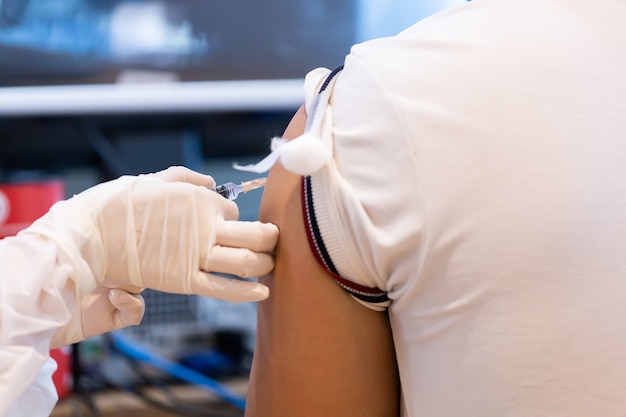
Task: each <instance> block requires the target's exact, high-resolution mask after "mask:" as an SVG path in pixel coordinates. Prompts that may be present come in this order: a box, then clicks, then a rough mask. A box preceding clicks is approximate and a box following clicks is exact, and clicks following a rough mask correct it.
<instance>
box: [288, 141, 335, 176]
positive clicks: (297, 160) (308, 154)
mask: <svg viewBox="0 0 626 417" xmlns="http://www.w3.org/2000/svg"><path fill="white" fill-rule="evenodd" d="M329 159H330V152H328V150H326V149H325V148H324V144H323V143H322V140H321V139H320V138H319V137H318V136H315V135H313V134H311V133H305V134H304V135H302V136H300V137H298V138H296V139H293V140H291V141H289V142H286V143H284V144H283V145H282V146H281V147H280V162H281V163H282V164H283V166H284V167H285V169H287V170H288V171H291V172H293V173H295V174H298V175H311V174H313V173H314V172H317V171H319V170H320V169H321V168H322V167H323V166H324V164H325V163H326V162H327V161H328V160H329Z"/></svg>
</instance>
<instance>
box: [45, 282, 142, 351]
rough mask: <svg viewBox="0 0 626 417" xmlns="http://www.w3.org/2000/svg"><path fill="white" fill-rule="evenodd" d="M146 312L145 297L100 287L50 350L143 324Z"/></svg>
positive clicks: (78, 306)
mask: <svg viewBox="0 0 626 417" xmlns="http://www.w3.org/2000/svg"><path fill="white" fill-rule="evenodd" d="M145 310H146V304H145V301H144V299H143V297H142V296H141V295H139V294H131V293H129V292H126V291H124V290H122V289H119V288H113V289H109V288H107V287H103V286H101V285H100V286H98V287H96V289H95V290H94V291H92V292H91V293H89V294H87V295H86V296H85V297H83V299H82V300H81V303H80V304H76V311H75V312H74V314H72V318H71V319H70V321H69V322H68V323H67V324H66V325H65V326H63V327H62V328H60V329H59V330H57V331H56V333H55V334H54V336H52V341H51V342H50V349H56V348H59V347H62V346H66V345H71V344H72V343H77V342H80V341H82V340H85V339H88V338H90V337H93V336H97V335H100V334H103V333H106V332H110V331H113V330H118V329H121V328H124V327H128V326H134V325H136V324H139V323H140V322H141V319H142V318H143V314H144V312H145Z"/></svg>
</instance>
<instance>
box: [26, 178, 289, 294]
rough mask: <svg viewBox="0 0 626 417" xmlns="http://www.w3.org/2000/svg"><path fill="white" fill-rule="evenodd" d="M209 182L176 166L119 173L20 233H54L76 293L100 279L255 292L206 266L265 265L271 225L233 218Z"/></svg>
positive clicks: (242, 269) (253, 271) (252, 285)
mask: <svg viewBox="0 0 626 417" xmlns="http://www.w3.org/2000/svg"><path fill="white" fill-rule="evenodd" d="M214 185H215V183H214V181H213V179H212V178H211V177H208V176H205V175H201V174H199V173H196V172H193V171H190V170H188V169H185V168H181V167H175V168H171V169H168V170H165V171H162V172H160V173H157V174H151V175H140V176H136V177H131V176H126V177H120V178H118V179H116V180H113V181H109V182H106V183H102V184H99V185H97V186H94V187H92V188H90V189H88V190H86V191H84V192H82V193H80V194H78V195H76V196H74V197H72V198H71V199H69V200H67V201H62V202H59V203H57V204H55V205H54V206H53V207H52V208H51V210H50V211H49V212H48V213H47V214H46V215H44V216H43V217H42V218H40V219H39V220H37V221H36V222H35V223H33V225H31V226H30V227H29V228H27V229H26V230H24V231H23V232H20V233H35V234H38V235H40V236H43V237H44V238H46V239H49V240H51V241H54V242H55V243H56V244H57V245H58V246H59V252H60V255H59V261H60V262H67V263H69V264H70V265H71V266H72V267H73V270H74V275H75V276H74V277H73V278H74V279H75V280H76V281H77V282H78V285H77V286H76V287H77V288H80V289H82V291H83V293H85V292H89V291H92V290H93V289H94V288H95V286H96V285H103V286H106V287H111V288H113V287H119V288H124V289H128V290H131V291H135V290H139V289H142V288H151V289H154V290H159V291H164V292H170V293H178V294H198V295H204V296H209V297H216V298H220V299H224V300H229V301H259V300H262V299H264V298H266V297H267V296H268V289H267V288H266V287H265V286H263V285H261V284H259V283H257V282H250V281H244V280H238V279H233V278H226V277H223V276H220V275H216V274H214V273H220V274H228V275H236V276H239V277H243V278H247V277H256V276H260V275H264V274H266V273H268V272H270V271H271V270H272V268H273V265H274V263H273V257H272V256H271V255H270V254H269V252H271V251H272V250H273V248H274V246H275V244H276V241H277V238H278V230H277V228H276V226H274V225H271V224H264V223H260V222H240V221H237V219H238V216H239V213H238V209H237V206H236V204H235V203H234V202H232V201H229V200H227V199H225V198H223V197H222V196H220V195H219V194H217V193H215V192H214V191H212V190H211V188H213V187H214ZM79 295H80V294H79Z"/></svg>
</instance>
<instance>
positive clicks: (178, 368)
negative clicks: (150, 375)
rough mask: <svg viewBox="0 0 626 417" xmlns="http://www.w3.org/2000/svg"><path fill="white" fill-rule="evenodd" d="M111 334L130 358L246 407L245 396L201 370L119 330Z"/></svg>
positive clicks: (122, 351) (118, 346)
mask: <svg viewBox="0 0 626 417" xmlns="http://www.w3.org/2000/svg"><path fill="white" fill-rule="evenodd" d="M110 335H111V340H112V342H113V344H114V345H115V347H116V348H117V349H119V351H120V352H121V353H123V354H124V355H126V356H128V357H129V358H132V359H136V360H138V361H141V362H145V363H147V364H149V365H151V366H153V367H155V368H157V369H160V370H161V371H163V372H165V373H168V374H170V375H172V376H175V377H177V378H179V379H181V380H183V381H186V382H189V383H192V384H194V385H198V386H200V387H204V388H207V389H208V390H209V391H211V392H212V393H214V394H215V395H217V396H219V397H221V398H222V399H224V400H225V401H227V402H229V403H231V404H233V405H235V406H236V407H238V408H239V409H241V410H244V409H245V407H246V400H245V398H244V397H242V396H240V395H238V394H236V393H234V392H232V391H231V390H230V389H228V388H227V387H225V386H224V385H222V384H220V383H219V382H217V381H215V380H214V379H212V378H209V377H208V376H206V375H204V374H201V373H199V372H196V371H194V370H193V369H190V368H187V367H186V366H183V365H181V364H179V363H176V362H174V361H171V360H169V359H167V358H164V357H162V356H160V355H157V354H156V353H154V352H151V351H150V350H149V349H146V348H145V347H139V346H137V345H136V344H135V343H132V342H130V341H129V340H127V339H126V338H125V337H124V336H122V335H120V333H119V332H111V333H110Z"/></svg>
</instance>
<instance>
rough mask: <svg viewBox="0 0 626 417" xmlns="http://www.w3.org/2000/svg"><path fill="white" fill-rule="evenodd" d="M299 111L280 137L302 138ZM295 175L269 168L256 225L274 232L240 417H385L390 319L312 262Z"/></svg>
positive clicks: (393, 411)
mask: <svg viewBox="0 0 626 417" xmlns="http://www.w3.org/2000/svg"><path fill="white" fill-rule="evenodd" d="M305 120H306V114H305V111H304V110H303V109H302V108H301V109H300V110H298V112H297V113H296V115H295V116H294V118H293V119H292V121H291V123H290V124H289V126H288V127H287V130H286V131H285V137H286V138H293V137H296V136H298V135H299V134H301V133H302V131H303V127H304V123H305ZM300 187H301V177H300V176H298V175H295V174H292V173H290V172H288V171H286V170H284V169H283V167H282V166H280V164H276V165H275V166H274V168H272V170H271V171H270V173H269V177H268V182H267V186H266V188H265V190H264V193H263V199H262V202H261V210H260V216H259V217H260V220H261V221H266V222H272V223H274V224H276V225H277V226H278V227H279V229H280V237H279V241H278V246H277V248H276V267H275V268H274V271H273V273H272V274H271V275H270V276H266V277H262V278H261V280H262V281H263V282H264V283H265V284H266V285H268V286H269V287H270V298H269V299H268V300H266V301H263V302H261V303H260V304H259V312H258V330H257V340H256V347H255V351H254V361H253V365H252V372H251V375H250V382H249V388H248V400H247V406H246V414H245V415H246V416H247V417H283V416H284V417H295V416H297V417H313V416H316V417H333V416H337V417H349V416H356V417H392V416H394V417H395V416H398V415H399V403H400V400H399V382H398V376H397V366H396V361H395V354H394V348H393V342H392V337H391V331H390V327H389V320H388V317H387V314H386V313H382V312H376V311H373V310H369V309H367V308H365V307H364V306H362V305H361V304H359V303H358V302H356V301H355V300H354V299H352V298H351V297H350V296H349V295H348V294H347V293H345V292H344V291H343V290H342V289H341V287H339V285H337V284H336V283H335V282H334V281H333V279H332V278H331V277H330V276H329V275H328V274H327V273H326V272H325V271H324V270H323V269H322V268H321V267H320V266H319V265H318V263H317V261H316V260H315V258H314V257H313V255H312V253H311V251H310V249H309V246H308V241H307V237H306V233H305V227H304V222H303V217H302V207H301V200H300Z"/></svg>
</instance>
